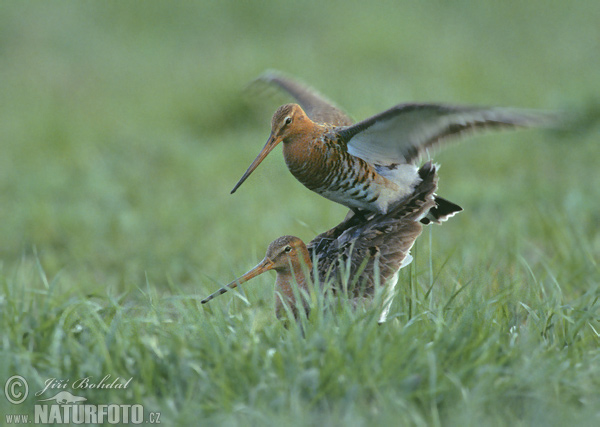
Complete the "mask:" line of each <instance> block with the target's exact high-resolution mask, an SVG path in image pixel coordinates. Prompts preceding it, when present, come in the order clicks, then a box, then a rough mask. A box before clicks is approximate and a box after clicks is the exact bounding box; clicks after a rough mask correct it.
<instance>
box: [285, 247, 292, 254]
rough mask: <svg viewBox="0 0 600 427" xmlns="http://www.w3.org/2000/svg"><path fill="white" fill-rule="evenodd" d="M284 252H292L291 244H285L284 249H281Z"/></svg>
mask: <svg viewBox="0 0 600 427" xmlns="http://www.w3.org/2000/svg"><path fill="white" fill-rule="evenodd" d="M283 251H284V252H285V253H286V254H287V253H289V252H292V247H291V246H286V247H285V249H284V250H283Z"/></svg>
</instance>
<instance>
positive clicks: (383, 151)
mask: <svg viewBox="0 0 600 427" xmlns="http://www.w3.org/2000/svg"><path fill="white" fill-rule="evenodd" d="M556 119H557V117H556V115H554V114H550V113H543V112H535V111H526V110H516V109H509V108H490V107H470V106H451V105H444V104H400V105H397V106H395V107H393V108H390V109H389V110H387V111H384V112H382V113H380V114H377V115H375V116H373V117H371V118H368V119H366V120H363V121H361V122H359V123H356V124H354V125H351V126H348V127H345V128H343V129H338V134H339V135H340V137H341V138H342V139H343V140H344V141H345V142H346V143H347V144H348V152H349V153H350V154H352V155H354V156H357V157H360V158H362V159H363V160H366V161H367V162H369V163H374V164H380V165H389V164H395V163H412V162H416V161H417V160H418V158H419V157H420V156H421V155H422V154H423V153H424V152H425V151H427V150H428V149H430V148H435V147H436V146H437V145H438V144H440V143H441V142H443V141H446V140H448V139H450V138H452V137H457V136H461V135H463V134H465V133H467V132H470V131H478V130H484V129H510V128H525V127H534V126H544V125H550V124H552V123H554V122H555V121H556Z"/></svg>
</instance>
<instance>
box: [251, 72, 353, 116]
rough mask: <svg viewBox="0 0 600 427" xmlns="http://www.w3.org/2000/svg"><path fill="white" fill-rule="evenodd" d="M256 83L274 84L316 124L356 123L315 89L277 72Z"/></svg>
mask: <svg viewBox="0 0 600 427" xmlns="http://www.w3.org/2000/svg"><path fill="white" fill-rule="evenodd" d="M256 81H259V82H264V83H268V84H273V85H275V86H277V87H279V88H280V89H282V90H283V91H285V92H287V93H288V94H289V95H291V96H292V97H293V98H294V99H295V100H296V102H297V103H298V104H299V105H300V107H302V109H303V110H304V112H305V113H306V114H307V115H308V117H310V119H311V120H312V121H314V122H318V123H327V124H332V125H334V126H349V125H351V124H352V123H354V121H353V120H352V119H351V118H350V117H348V115H347V114H346V113H344V112H343V111H342V110H340V109H339V108H337V107H336V106H335V105H334V104H333V102H331V101H330V100H328V99H327V98H325V97H324V96H323V95H321V94H320V93H319V92H317V91H316V90H315V89H313V88H311V87H310V86H308V85H305V84H303V83H300V82H298V81H296V80H294V79H291V78H289V77H286V76H284V75H283V74H281V73H278V72H275V71H268V72H266V73H264V74H262V75H261V76H259V77H258V78H257V79H256Z"/></svg>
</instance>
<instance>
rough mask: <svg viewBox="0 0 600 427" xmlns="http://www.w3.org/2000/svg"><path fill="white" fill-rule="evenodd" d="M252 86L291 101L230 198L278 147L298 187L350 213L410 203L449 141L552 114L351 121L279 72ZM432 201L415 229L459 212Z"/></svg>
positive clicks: (450, 109) (457, 110) (401, 109)
mask: <svg viewBox="0 0 600 427" xmlns="http://www.w3.org/2000/svg"><path fill="white" fill-rule="evenodd" d="M256 81H257V82H263V83H267V84H271V85H275V86H277V87H279V88H280V89H282V90H283V91H285V92H287V93H288V94H289V95H291V96H292V97H293V98H294V99H295V100H296V102H297V103H290V104H285V105H282V106H281V107H279V108H278V109H277V111H276V112H275V114H274V115H273V118H272V120H271V134H270V136H269V138H268V140H267V143H266V144H265V146H264V147H263V149H262V150H261V151H260V153H259V154H258V156H257V157H256V159H255V160H254V161H253V162H252V164H251V165H250V166H249V167H248V169H247V170H246V172H245V173H244V174H243V176H242V177H241V178H240V180H239V181H238V183H237V184H236V185H235V187H234V188H233V190H232V191H231V193H235V191H236V190H237V189H238V188H239V187H240V185H242V183H243V182H244V181H245V180H246V179H247V178H248V177H249V176H250V174H251V173H252V172H253V171H254V170H255V169H256V168H257V167H258V165H259V164H260V163H261V162H262V161H263V160H264V159H265V157H266V156H267V155H268V154H269V153H270V152H271V151H272V150H273V149H274V148H275V147H276V146H277V145H278V144H279V143H283V157H284V159H285V163H286V165H287V167H288V169H289V170H290V172H291V173H292V175H293V176H294V177H295V178H296V179H297V180H298V181H300V182H301V183H302V184H303V185H304V186H305V187H307V188H308V189H310V190H312V191H314V192H316V193H318V194H320V195H321V196H323V197H325V198H327V199H329V200H332V201H334V202H337V203H340V204H342V205H345V206H347V207H349V208H350V209H351V210H352V211H353V212H354V213H355V214H358V215H364V214H365V213H368V212H378V213H382V214H385V213H386V212H388V211H389V210H390V209H391V208H393V207H394V205H397V204H401V203H402V201H403V200H404V199H405V198H407V197H410V195H411V194H412V193H413V190H414V188H415V186H416V185H418V184H419V182H420V180H421V178H420V177H419V174H418V169H419V166H418V163H419V161H420V159H421V157H423V156H424V155H425V154H426V153H428V152H429V150H431V149H433V148H436V147H438V146H440V145H441V144H442V143H443V142H446V141H447V140H449V139H452V138H453V137H454V138H455V137H457V136H461V135H463V134H465V133H467V132H470V131H476V130H483V129H488V128H489V129H502V128H526V127H534V126H543V125H549V124H551V123H554V122H555V120H556V115H555V114H552V113H546V112H537V111H529V110H517V109H510V108H499V107H479V106H456V105H446V104H435V103H405V104H399V105H396V106H394V107H392V108H390V109H388V110H386V111H383V112H382V113H379V114H376V115H374V116H372V117H370V118H368V119H365V120H362V121H360V122H358V123H354V122H353V121H352V119H351V118H350V117H349V116H348V115H347V114H346V113H344V112H343V111H342V110H340V109H339V108H337V107H336V106H334V105H333V103H332V102H331V101H329V100H328V99H326V98H325V97H324V96H322V95H320V94H319V93H318V92H317V91H316V90H314V89H312V88H311V87H309V86H306V85H304V84H302V83H299V82H298V81H296V80H294V79H292V78H290V77H287V76H284V75H283V74H281V73H277V72H267V73H265V74H263V75H262V76H261V77H259V78H258V79H257V80H256ZM435 202H436V203H435V205H434V206H433V207H432V208H431V209H430V212H429V213H428V215H426V216H425V217H424V218H423V219H422V222H423V223H425V224H428V223H430V222H435V223H441V222H443V221H445V220H447V219H448V218H449V217H451V216H453V215H454V214H456V213H457V212H459V211H461V210H462V208H461V207H460V206H459V205H457V204H455V203H452V202H450V201H449V200H446V199H444V198H442V197H439V196H437V195H436V196H435Z"/></svg>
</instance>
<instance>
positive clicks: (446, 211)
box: [421, 196, 463, 224]
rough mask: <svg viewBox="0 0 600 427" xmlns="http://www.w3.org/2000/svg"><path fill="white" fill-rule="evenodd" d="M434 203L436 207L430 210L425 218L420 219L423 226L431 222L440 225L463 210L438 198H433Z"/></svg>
mask: <svg viewBox="0 0 600 427" xmlns="http://www.w3.org/2000/svg"><path fill="white" fill-rule="evenodd" d="M435 203H436V206H435V207H433V208H431V209H430V210H429V213H428V214H427V216H425V217H424V218H422V219H421V222H422V223H423V224H429V223H432V222H435V223H436V224H440V223H442V222H444V221H446V220H447V219H448V218H450V217H453V216H454V215H456V214H457V213H458V212H460V211H462V210H463V208H461V207H460V206H458V205H457V204H456V203H452V202H451V201H449V200H446V199H444V198H442V197H440V196H435Z"/></svg>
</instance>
